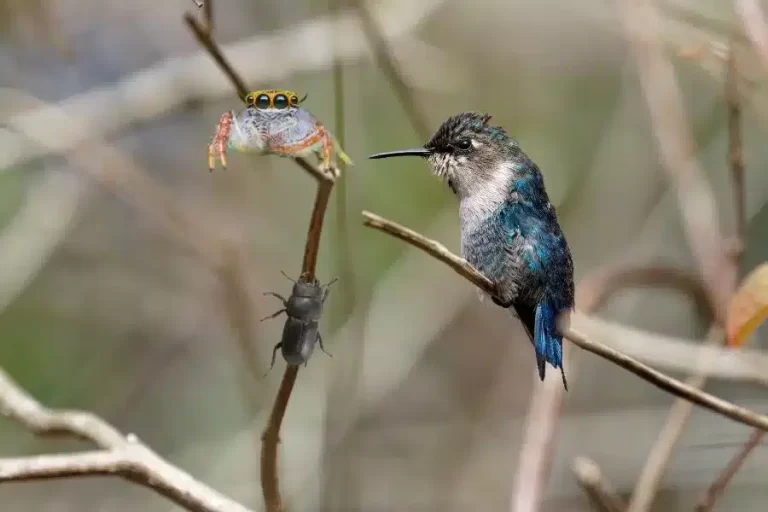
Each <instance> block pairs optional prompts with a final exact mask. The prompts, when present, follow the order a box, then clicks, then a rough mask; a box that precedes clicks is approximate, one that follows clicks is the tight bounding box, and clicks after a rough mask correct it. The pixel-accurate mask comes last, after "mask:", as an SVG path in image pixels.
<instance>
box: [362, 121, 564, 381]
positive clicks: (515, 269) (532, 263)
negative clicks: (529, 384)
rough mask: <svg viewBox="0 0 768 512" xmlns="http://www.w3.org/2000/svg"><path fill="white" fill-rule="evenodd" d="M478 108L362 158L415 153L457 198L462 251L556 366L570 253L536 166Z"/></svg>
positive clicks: (543, 357) (542, 359) (542, 358)
mask: <svg viewBox="0 0 768 512" xmlns="http://www.w3.org/2000/svg"><path fill="white" fill-rule="evenodd" d="M490 120H491V116H490V115H488V114H485V113H477V112H465V113H461V114H459V115H456V116H454V117H451V118H449V119H448V120H447V121H445V122H444V123H443V124H442V125H441V126H440V127H439V128H438V130H437V131H436V132H435V134H434V135H433V136H432V138H431V139H430V140H429V142H427V143H426V144H425V145H424V146H423V147H421V148H415V149H406V150H400V151H389V152H385V153H377V154H374V155H371V156H370V157H369V158H371V159H378V158H390V157H396V156H419V157H422V158H426V159H427V161H428V162H429V165H430V167H431V168H432V172H433V173H434V174H435V175H436V176H438V177H439V178H442V179H443V180H445V181H446V182H447V184H448V187H449V188H450V189H451V191H452V192H453V194H454V195H455V196H456V197H457V199H458V201H459V225H460V229H461V251H462V257H463V258H464V259H466V260H467V261H468V262H469V263H470V264H471V265H472V266H474V267H475V268H476V269H477V270H478V271H479V272H480V273H481V274H483V275H484V276H485V277H487V278H488V279H489V280H490V281H491V282H493V283H494V285H495V288H496V294H495V296H492V297H491V299H492V301H493V303H494V304H496V305H497V306H501V307H503V308H506V309H511V310H513V311H514V313H515V314H516V316H517V317H518V318H519V319H520V321H521V322H522V324H523V326H524V327H525V330H526V333H527V334H528V337H529V339H530V340H531V342H532V343H533V347H534V351H535V353H536V363H537V366H538V371H539V377H540V378H541V380H544V374H545V370H546V365H545V363H547V362H548V363H549V364H550V365H552V366H553V367H554V368H560V373H561V375H562V378H563V386H564V387H565V389H566V390H567V389H568V382H567V380H566V378H565V370H564V368H563V348H562V340H563V337H562V335H561V334H560V332H559V330H558V328H557V319H558V317H559V316H560V315H561V314H569V313H570V311H571V310H573V307H574V285H573V260H572V258H571V251H570V249H569V247H568V242H567V241H566V239H565V236H564V235H563V231H562V229H561V228H560V224H559V223H558V219H557V213H556V212H555V208H554V207H553V206H552V203H551V202H550V201H549V197H548V196H547V191H546V190H545V188H544V178H543V176H542V174H541V171H540V170H539V168H538V166H537V165H536V164H535V163H534V162H533V161H532V160H531V159H530V158H529V157H528V156H527V155H526V154H525V153H524V152H523V150H522V149H520V144H519V143H518V142H517V141H516V140H514V139H513V138H511V137H510V136H509V135H507V132H506V131H505V130H504V128H502V127H500V126H494V125H492V124H490V123H489V121H490Z"/></svg>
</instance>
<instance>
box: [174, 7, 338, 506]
mask: <svg viewBox="0 0 768 512" xmlns="http://www.w3.org/2000/svg"><path fill="white" fill-rule="evenodd" d="M184 20H185V21H186V23H187V25H189V27H190V29H191V30H192V32H193V33H194V35H195V37H196V38H197V40H198V42H199V43H200V45H201V46H203V47H204V48H205V49H206V50H208V53H210V54H211V57H213V59H214V61H215V62H216V63H217V64H218V65H219V67H220V68H221V70H222V71H223V72H224V74H225V75H226V76H227V77H228V78H229V80H230V81H231V82H232V85H233V86H234V87H235V89H236V90H237V93H238V95H239V96H240V98H241V99H244V98H245V96H246V95H247V94H248V89H247V87H246V85H245V82H244V81H243V80H242V78H240V76H239V75H238V73H237V72H236V71H235V70H234V68H233V67H232V66H231V65H230V64H229V61H227V59H226V57H224V54H223V53H222V51H221V49H220V48H219V45H218V43H216V41H215V40H214V39H213V37H212V35H211V34H210V33H208V32H207V31H206V30H204V29H203V27H201V26H200V24H199V23H198V22H197V20H195V18H194V17H193V16H191V15H190V14H188V13H187V14H186V15H185V16H184ZM293 160H294V161H295V162H296V163H297V164H298V165H299V167H301V168H302V169H303V170H304V171H306V172H307V173H308V174H309V175H310V176H312V177H313V178H315V180H317V195H316V196H315V205H314V208H313V209H312V216H311V218H310V222H309V230H308V232H307V242H306V246H305V249H304V258H303V261H302V275H304V276H305V278H307V279H313V278H314V277H315V269H316V267H317V254H318V251H319V248H320V235H321V234H322V229H323V221H324V219H325V212H326V209H327V208H328V200H329V198H330V195H331V191H332V190H333V185H334V183H335V177H334V176H335V175H336V173H334V172H333V170H330V171H329V172H323V171H321V170H320V169H318V168H316V167H315V166H313V165H311V164H310V163H309V162H307V161H306V160H304V159H303V158H294V159H293ZM298 371H299V370H298V367H297V366H287V367H286V369H285V372H284V373H283V380H282V382H281V384H280V390H279V391H278V393H277V396H276V397H275V402H274V403H273V405H272V412H271V413H270V416H269V422H268V423H267V426H266V428H265V429H264V434H263V435H262V447H261V489H262V493H263V495H264V502H265V504H266V506H267V511H268V512H282V511H283V510H285V507H284V505H283V501H282V498H281V496H280V482H279V480H278V472H277V459H278V453H277V452H278V450H277V447H278V444H279V442H280V427H281V425H282V422H283V418H284V417H285V411H286V409H287V407H288V401H289V400H290V398H291V392H292V390H293V386H294V384H295V382H296V376H297V375H298Z"/></svg>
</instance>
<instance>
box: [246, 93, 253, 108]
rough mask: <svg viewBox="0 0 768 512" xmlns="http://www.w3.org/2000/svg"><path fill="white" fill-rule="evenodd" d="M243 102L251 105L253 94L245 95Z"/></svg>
mask: <svg viewBox="0 0 768 512" xmlns="http://www.w3.org/2000/svg"><path fill="white" fill-rule="evenodd" d="M245 104H246V105H253V94H249V95H248V96H246V97H245Z"/></svg>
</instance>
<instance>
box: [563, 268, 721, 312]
mask: <svg viewBox="0 0 768 512" xmlns="http://www.w3.org/2000/svg"><path fill="white" fill-rule="evenodd" d="M639 286H643V287H652V288H669V289H674V290H678V291H680V292H682V293H684V294H685V295H687V296H688V297H690V299H691V300H692V301H693V302H694V304H696V308H697V309H698V310H699V312H700V313H701V314H702V315H703V316H704V317H705V318H712V317H713V315H714V305H713V304H712V301H711V300H710V299H709V296H708V295H707V290H706V288H705V287H704V282H703V281H702V280H701V277H699V276H698V275H695V274H693V273H691V272H689V271H687V270H685V269H682V268H677V267H670V266H666V265H651V266H637V267H630V266H618V267H615V268H609V269H605V270H600V271H598V272H595V273H594V274H592V275H591V276H589V277H587V278H585V279H583V280H582V281H581V282H580V283H579V290H578V291H577V295H576V304H577V305H578V306H579V309H582V310H583V311H585V312H588V313H591V312H593V311H595V310H597V309H599V308H601V307H603V306H604V305H605V304H606V303H607V302H608V299H609V298H611V297H612V296H613V295H614V294H615V293H617V292H619V291H621V290H623V289H626V288H633V287H639Z"/></svg>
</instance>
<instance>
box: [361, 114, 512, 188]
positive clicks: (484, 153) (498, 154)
mask: <svg viewBox="0 0 768 512" xmlns="http://www.w3.org/2000/svg"><path fill="white" fill-rule="evenodd" d="M490 119H491V116H490V115H488V114H482V113H477V112H465V113H462V114H459V115H457V116H454V117H451V118H449V119H448V120H447V121H445V122H444V123H443V124H442V125H440V128H438V129H437V131H436V132H435V134H434V135H433V136H432V138H431V139H429V142H427V143H426V144H425V145H424V147H422V148H417V149H407V150H403V151H390V152H386V153H377V154H375V155H371V156H370V157H369V158H374V159H375V158H388V157H393V156H421V157H424V158H426V159H427V160H428V161H429V164H430V166H431V167H432V172H434V173H435V175H437V176H439V177H441V178H443V179H445V180H446V181H447V182H448V186H449V187H450V188H451V190H453V192H454V193H455V194H456V195H458V196H459V197H465V196H468V195H471V194H472V192H473V191H475V190H478V189H480V188H482V187H483V186H484V185H486V184H487V183H488V182H489V181H491V180H494V179H496V178H498V172H499V169H501V165H502V164H503V163H504V162H505V161H506V160H509V158H510V156H511V152H514V151H515V150H517V149H518V147H517V143H516V142H515V141H514V140H512V139H510V138H509V136H508V135H507V133H506V132H505V131H504V128H501V127H500V126H493V125H490V124H488V121H490Z"/></svg>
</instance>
